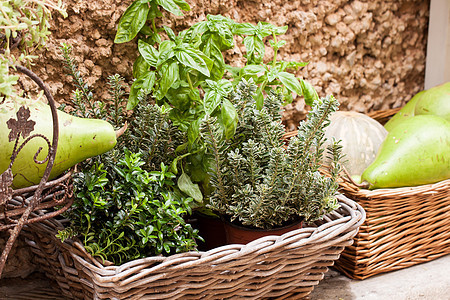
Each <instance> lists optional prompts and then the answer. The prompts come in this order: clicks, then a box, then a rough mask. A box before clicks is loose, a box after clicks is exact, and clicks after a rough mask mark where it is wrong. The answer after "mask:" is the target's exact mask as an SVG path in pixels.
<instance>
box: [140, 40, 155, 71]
mask: <svg viewBox="0 0 450 300" xmlns="http://www.w3.org/2000/svg"><path fill="white" fill-rule="evenodd" d="M138 50H139V53H140V54H141V56H142V58H143V59H144V60H145V61H146V62H147V63H148V64H149V65H151V66H153V67H156V64H157V62H158V56H159V52H158V50H156V49H155V47H153V46H152V45H150V44H147V43H146V42H144V41H143V40H139V41H138Z"/></svg>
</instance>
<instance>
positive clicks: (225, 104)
mask: <svg viewBox="0 0 450 300" xmlns="http://www.w3.org/2000/svg"><path fill="white" fill-rule="evenodd" d="M221 117H222V123H223V129H224V133H225V138H226V139H231V138H232V137H233V136H234V134H235V132H236V127H237V123H238V114H237V112H236V108H235V107H234V105H233V104H232V103H231V102H230V100H228V99H224V100H223V101H222V110H221Z"/></svg>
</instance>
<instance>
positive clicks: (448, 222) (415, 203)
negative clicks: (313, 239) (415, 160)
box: [335, 179, 450, 279]
mask: <svg viewBox="0 0 450 300" xmlns="http://www.w3.org/2000/svg"><path fill="white" fill-rule="evenodd" d="M340 186H341V188H342V189H341V192H343V193H344V194H345V195H346V196H347V197H349V198H351V199H353V200H355V201H356V202H358V203H359V204H361V205H362V207H364V209H365V210H366V214H367V219H366V221H365V222H364V224H363V225H362V226H361V228H360V230H359V233H358V234H357V236H356V237H355V242H354V244H353V245H351V246H349V247H347V248H346V249H345V251H344V252H343V253H342V255H341V258H340V259H339V260H338V261H337V262H336V265H335V268H337V269H338V270H339V271H341V272H342V273H344V274H346V275H347V276H349V277H351V278H354V279H365V278H367V277H370V276H373V275H376V274H379V273H384V272H390V271H393V270H398V269H402V268H406V267H409V266H412V265H415V264H418V263H422V262H426V261H430V260H433V259H435V258H438V257H440V256H443V255H445V254H450V179H449V180H445V181H441V182H439V183H436V184H429V185H422V186H418V187H405V188H396V189H378V190H372V191H371V190H366V189H359V188H358V187H357V186H355V185H354V184H353V183H352V182H350V181H344V182H342V183H341V184H340Z"/></svg>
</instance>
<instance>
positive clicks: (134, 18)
mask: <svg viewBox="0 0 450 300" xmlns="http://www.w3.org/2000/svg"><path fill="white" fill-rule="evenodd" d="M149 9H150V8H149V6H148V4H147V3H142V2H141V1H139V0H137V1H134V2H133V4H131V5H130V6H129V7H128V8H127V10H126V11H125V12H124V14H123V15H122V17H121V18H120V20H119V25H118V28H117V32H116V37H115V38H114V42H115V43H117V44H120V43H125V42H129V41H131V40H132V39H133V38H134V37H135V36H136V35H137V33H138V32H139V31H140V30H141V28H142V27H144V25H145V22H146V21H147V14H148V12H149Z"/></svg>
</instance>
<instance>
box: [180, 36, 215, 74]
mask: <svg viewBox="0 0 450 300" xmlns="http://www.w3.org/2000/svg"><path fill="white" fill-rule="evenodd" d="M185 47H186V45H185V44H183V45H181V46H180V47H179V48H177V49H175V56H176V58H177V59H178V61H179V62H180V63H182V64H183V65H185V66H186V67H190V68H192V69H194V70H197V71H199V72H200V73H202V74H203V75H205V76H209V75H210V73H209V69H208V64H207V63H206V60H210V59H209V58H208V57H207V56H206V55H205V54H203V53H202V52H201V51H199V50H196V49H193V48H185Z"/></svg>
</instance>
